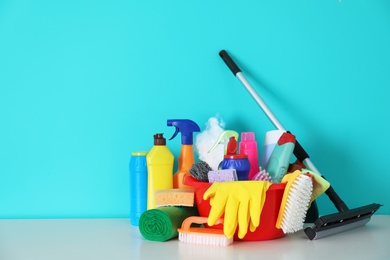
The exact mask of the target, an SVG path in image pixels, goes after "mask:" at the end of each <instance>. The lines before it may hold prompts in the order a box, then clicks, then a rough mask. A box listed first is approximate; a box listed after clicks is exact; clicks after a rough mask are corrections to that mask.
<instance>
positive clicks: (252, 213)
mask: <svg viewBox="0 0 390 260" xmlns="http://www.w3.org/2000/svg"><path fill="white" fill-rule="evenodd" d="M271 184H272V183H270V182H268V181H233V182H214V183H213V184H212V185H211V186H210V188H209V189H208V190H207V191H206V192H205V193H204V195H203V199H204V200H207V199H209V198H210V205H211V211H210V213H209V217H208V222H207V224H208V225H209V226H213V225H214V224H215V223H216V222H217V220H218V219H219V218H220V217H221V216H222V215H224V223H223V229H224V230H223V231H224V234H225V236H226V237H227V238H232V237H233V235H234V233H235V232H236V229H237V226H238V237H239V238H240V239H241V238H243V237H244V236H245V235H246V233H247V231H248V227H249V228H250V231H252V232H253V231H255V230H256V228H257V227H258V226H259V225H260V215H261V210H262V209H263V206H264V203H265V199H266V192H267V190H268V188H269V187H270V186H271Z"/></svg>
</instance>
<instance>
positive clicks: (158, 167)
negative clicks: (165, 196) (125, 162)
mask: <svg viewBox="0 0 390 260" xmlns="http://www.w3.org/2000/svg"><path fill="white" fill-rule="evenodd" d="M173 160H174V157H173V154H172V153H171V151H170V150H169V149H168V147H167V146H166V140H165V138H164V137H163V134H155V135H154V146H153V147H152V149H151V150H150V151H149V153H148V154H147V156H146V164H147V168H148V206H147V208H148V209H153V208H155V207H156V195H155V193H156V191H157V190H164V189H172V187H173V184H172V173H173Z"/></svg>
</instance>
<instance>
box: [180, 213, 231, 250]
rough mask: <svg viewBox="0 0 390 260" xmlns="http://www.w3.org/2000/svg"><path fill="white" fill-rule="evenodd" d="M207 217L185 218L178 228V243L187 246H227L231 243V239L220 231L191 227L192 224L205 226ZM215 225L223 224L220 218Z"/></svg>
mask: <svg viewBox="0 0 390 260" xmlns="http://www.w3.org/2000/svg"><path fill="white" fill-rule="evenodd" d="M207 219H208V218H207V217H199V216H191V217H188V218H186V219H185V220H184V221H183V223H182V225H181V228H178V229H177V231H178V233H179V241H181V242H184V243H189V244H197V245H210V246H228V245H230V244H231V243H233V238H227V237H226V236H225V235H224V234H223V230H222V229H217V228H206V227H191V225H192V224H207ZM215 224H223V219H222V218H220V219H218V221H217V222H216V223H215Z"/></svg>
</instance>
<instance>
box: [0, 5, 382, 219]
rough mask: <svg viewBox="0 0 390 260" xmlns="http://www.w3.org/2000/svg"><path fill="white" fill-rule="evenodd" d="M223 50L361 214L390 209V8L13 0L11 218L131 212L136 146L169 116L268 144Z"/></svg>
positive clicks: (3, 155) (6, 9)
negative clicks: (218, 122) (219, 123)
mask: <svg viewBox="0 0 390 260" xmlns="http://www.w3.org/2000/svg"><path fill="white" fill-rule="evenodd" d="M222 49H226V50H227V51H228V52H229V53H230V54H231V56H232V57H233V58H234V59H235V60H236V62H237V63H238V64H239V66H240V67H241V68H242V70H243V72H244V74H245V75H246V77H247V79H248V80H249V81H250V82H251V83H252V85H253V86H254V87H255V89H256V90H257V91H258V93H259V94H260V95H261V96H262V98H263V99H264V100H265V101H266V103H267V104H268V106H269V107H270V108H271V109H272V111H273V112H274V114H275V115H276V116H277V117H278V119H279V120H280V121H281V122H282V123H283V125H284V126H285V128H287V129H289V130H290V131H292V132H293V133H294V134H295V135H296V136H297V138H298V140H299V141H300V143H301V144H302V146H303V147H304V148H305V149H306V150H307V152H308V153H309V154H310V156H311V159H312V161H313V163H314V164H315V165H316V166H317V168H318V169H319V170H320V171H321V172H322V173H323V174H324V175H325V176H326V177H327V179H328V180H329V181H330V182H331V183H332V185H333V187H334V188H335V190H336V191H337V192H338V193H339V195H340V196H341V197H342V198H343V199H344V201H345V202H346V203H347V205H348V206H349V207H351V208H354V207H358V206H363V205H366V204H370V203H381V204H384V207H382V208H381V209H380V211H379V213H381V214H389V213H390V209H389V207H388V205H389V204H390V189H389V186H388V185H389V183H390V177H389V176H390V173H389V170H388V163H389V152H388V150H389V149H388V148H389V147H390V138H388V133H389V132H390V120H389V116H388V113H389V111H390V102H389V96H390V77H389V75H390V74H389V71H390V2H389V1H388V0H370V1H366V0H354V1H351V0H341V1H338V0H320V1H310V0H306V1H304V0H294V1H291V0H275V1H264V0H257V1H254V0H243V1H230V0H224V1H219V0H218V1H205V0H198V1H178V0H166V1H148V0H145V1H124V0H114V1H85V0H82V1H79V0H77V1H76V0H69V1H49V0H36V1H30V0H2V1H0V122H1V126H0V217H1V218H68V217H128V215H129V173H128V163H129V160H130V155H131V152H133V151H147V150H149V149H151V147H152V145H153V134H155V133H157V132H163V133H164V135H165V136H166V137H167V138H169V137H170V136H171V135H172V134H173V132H174V129H173V128H170V127H167V126H166V120H167V119H172V118H182V119H184V118H188V119H192V120H194V121H195V122H197V123H198V124H199V126H200V127H201V129H202V130H204V129H205V124H206V122H207V120H208V119H209V118H210V117H214V116H216V115H219V116H220V117H221V118H222V119H223V121H225V123H226V129H232V130H236V131H239V132H241V131H254V132H255V134H256V139H257V141H258V143H259V147H260V149H261V146H262V142H263V138H264V135H265V132H266V131H268V130H272V129H274V127H273V125H272V124H271V123H270V122H269V120H268V118H267V117H266V116H265V115H264V113H263V112H262V110H261V109H260V108H259V106H258V105H257V104H256V103H255V101H254V100H253V99H252V97H251V96H250V95H249V94H248V93H247V91H246V90H245V88H244V87H243V86H242V84H241V83H240V82H239V81H238V80H237V79H236V78H235V77H233V75H232V73H231V72H230V71H229V69H228V68H227V67H226V65H225V64H224V63H223V61H222V60H221V58H220V57H219V56H218V52H219V51H220V50H222ZM168 147H169V148H170V149H171V151H172V152H173V153H174V155H175V156H176V158H177V156H178V153H179V151H180V139H179V138H176V139H174V140H172V141H168ZM318 206H319V209H320V213H321V214H328V213H334V212H336V209H335V208H334V207H333V205H332V204H331V202H330V201H329V199H328V198H327V197H326V195H323V196H321V197H320V198H319V199H318Z"/></svg>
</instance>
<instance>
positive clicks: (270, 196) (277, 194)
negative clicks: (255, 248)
mask: <svg viewBox="0 0 390 260" xmlns="http://www.w3.org/2000/svg"><path fill="white" fill-rule="evenodd" d="M184 182H185V184H186V185H188V186H192V187H194V190H195V203H196V205H197V207H198V211H199V215H200V216H202V217H208V215H209V213H210V210H211V206H210V201H209V200H203V194H204V193H205V192H206V190H207V189H208V188H209V187H210V186H211V183H208V182H200V181H198V180H197V179H195V178H193V177H191V176H187V177H186V178H185V180H184ZM285 187H286V184H285V183H280V184H272V185H271V186H270V187H269V188H268V190H267V193H266V200H265V203H264V206H263V209H262V212H261V216H260V225H259V226H258V227H257V229H256V230H255V231H253V232H251V231H250V230H249V229H248V232H247V233H246V235H245V236H244V237H243V238H242V239H239V238H238V235H237V231H236V233H235V235H234V240H242V241H261V240H270V239H276V238H280V237H284V236H285V234H284V232H283V230H281V229H278V228H276V227H275V224H276V220H277V218H278V214H279V208H280V203H281V202H282V198H283V193H284V188H285ZM213 227H217V226H213ZM218 228H222V226H221V225H219V227H218Z"/></svg>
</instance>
